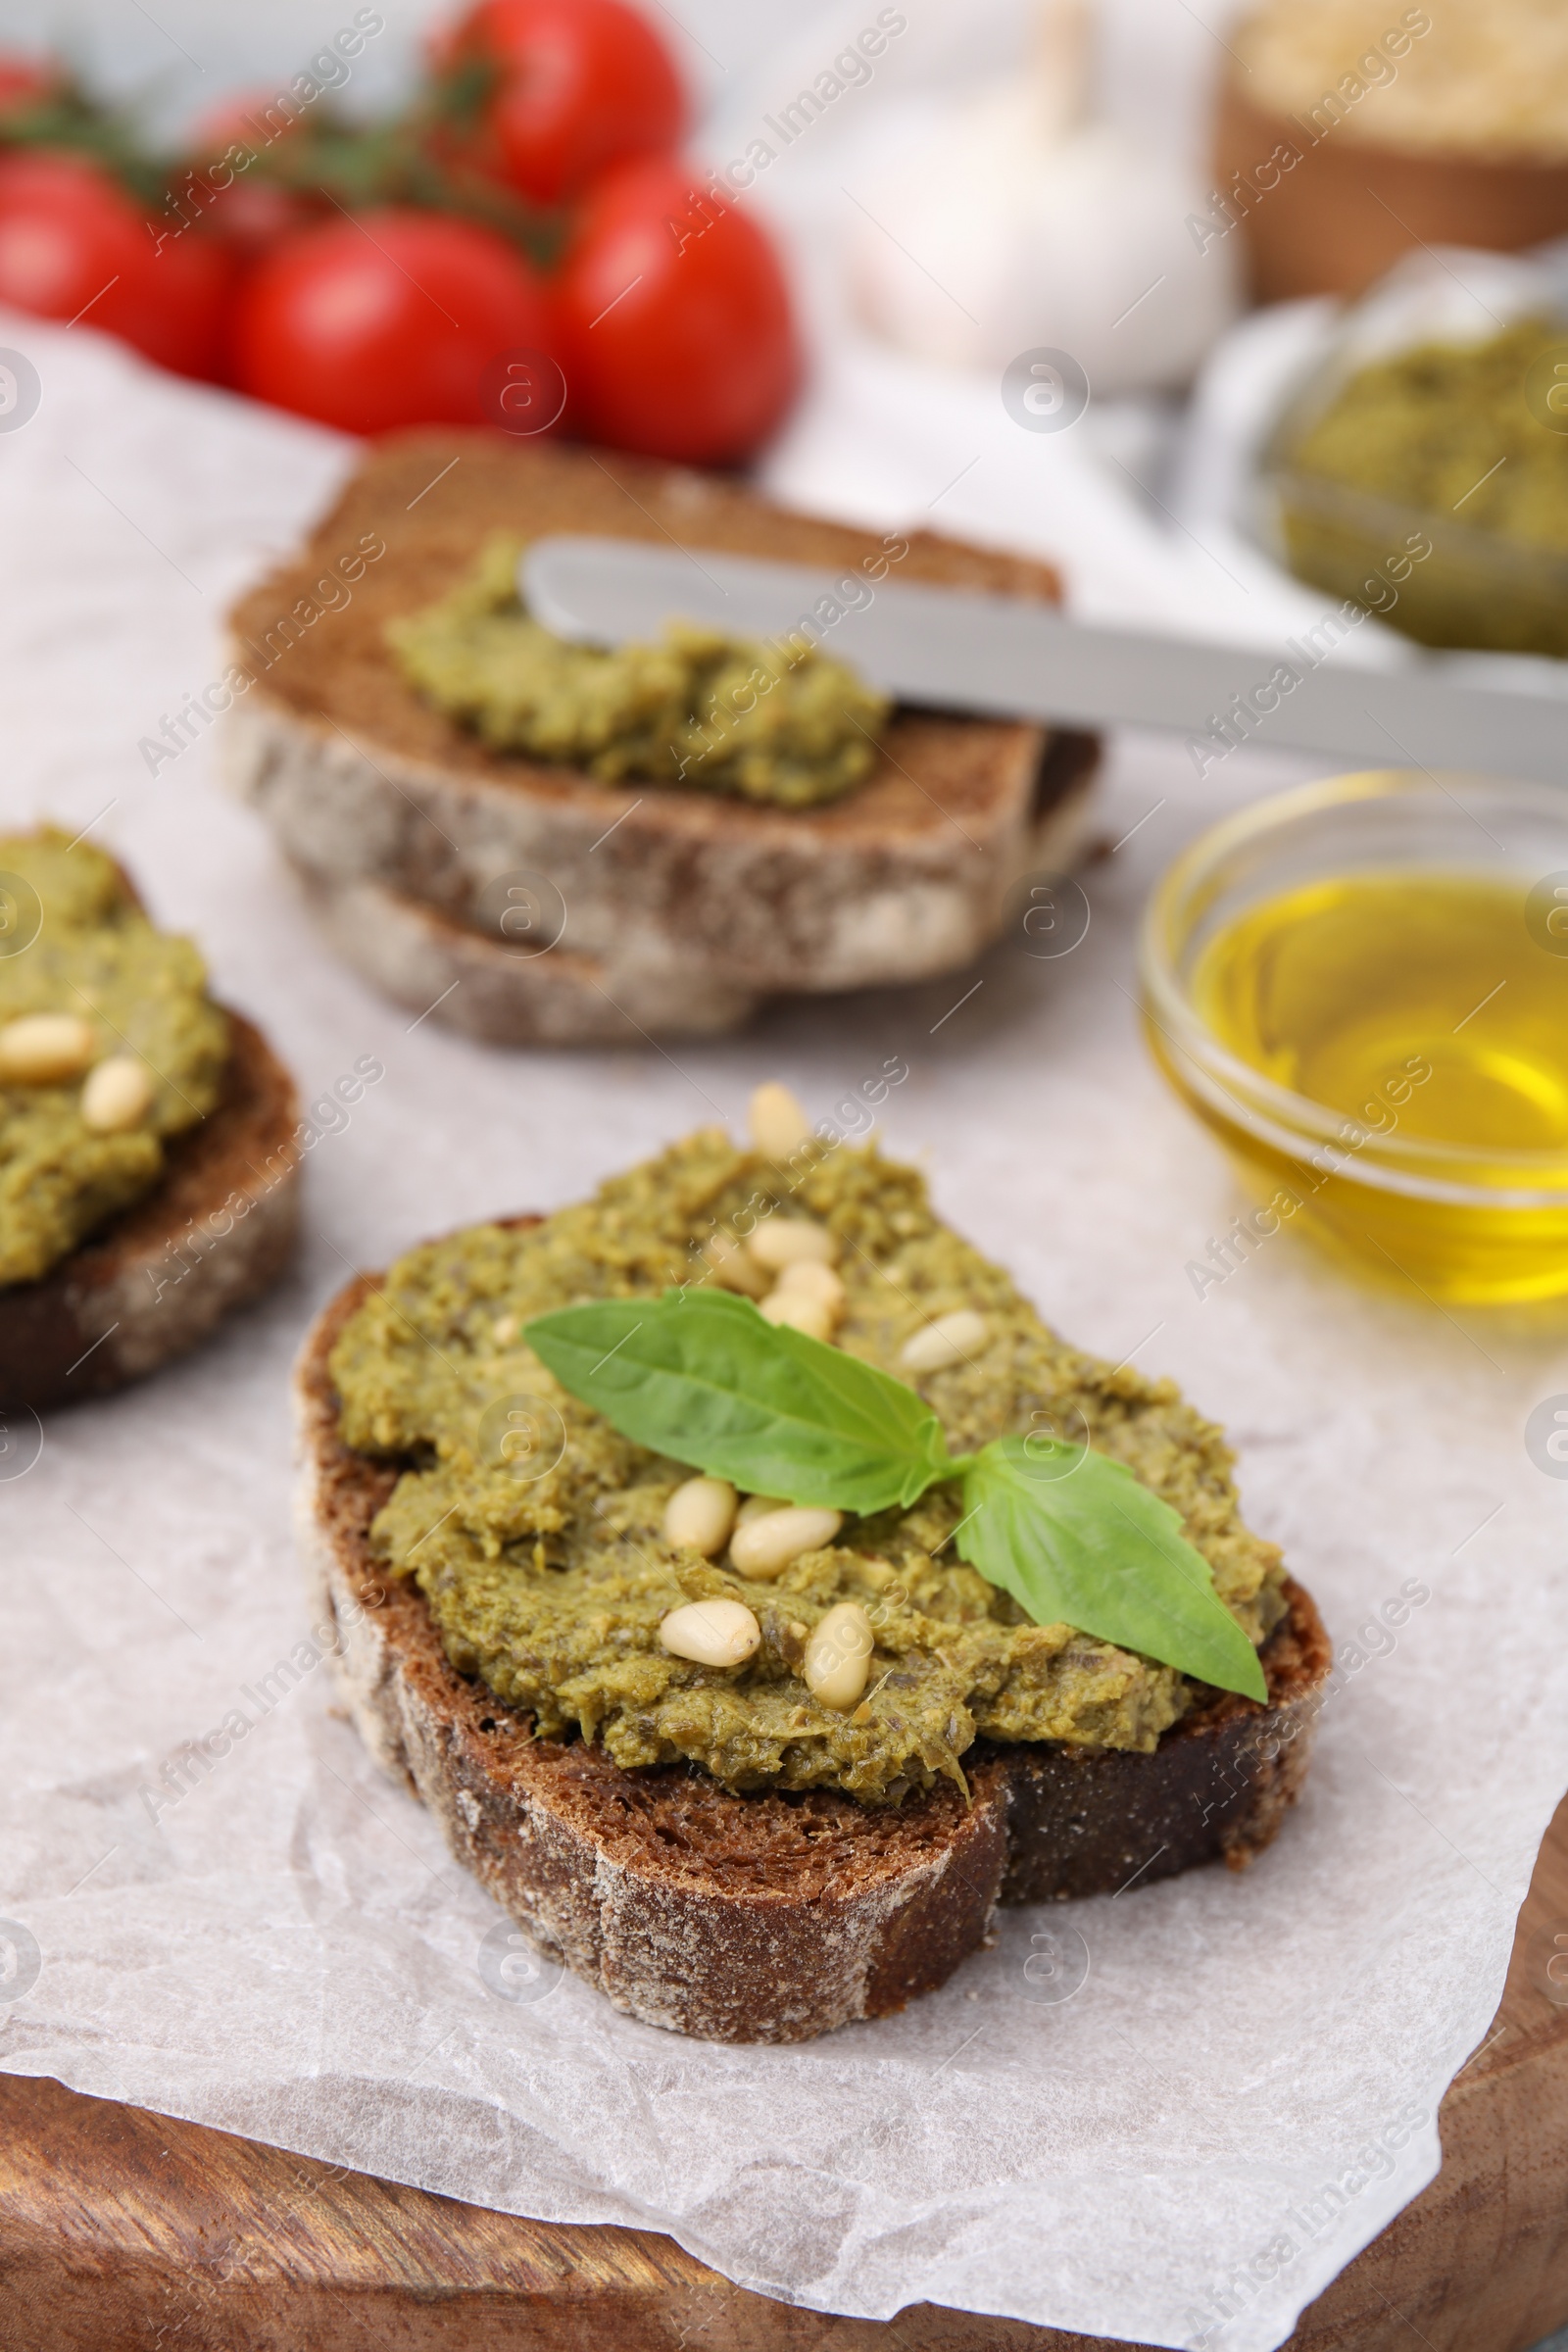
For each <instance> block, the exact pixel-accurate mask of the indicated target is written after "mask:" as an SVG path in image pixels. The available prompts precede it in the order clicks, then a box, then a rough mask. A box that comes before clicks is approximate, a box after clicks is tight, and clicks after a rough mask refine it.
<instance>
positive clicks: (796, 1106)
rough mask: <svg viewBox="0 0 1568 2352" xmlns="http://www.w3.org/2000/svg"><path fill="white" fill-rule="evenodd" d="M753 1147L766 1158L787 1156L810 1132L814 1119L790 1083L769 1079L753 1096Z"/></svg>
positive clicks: (776, 1158)
mask: <svg viewBox="0 0 1568 2352" xmlns="http://www.w3.org/2000/svg"><path fill="white" fill-rule="evenodd" d="M751 1127H752V1148H753V1150H754V1151H756V1152H760V1153H761V1155H762V1157H763V1158H764V1159H771V1160H775V1161H778V1160H785V1159H788V1158H789V1156H790V1153H791V1152H798V1151H799V1150H800V1148H801V1146H802V1145H803V1144H804V1143H806V1142H807V1141H808V1140H809V1136H810V1133H811V1122H810V1120H809V1118H808V1117H807V1115H806V1113H805V1111H804V1110H803V1109H802V1108H801V1105H800V1103H798V1102H797V1101H796V1099H795V1097H794V1096H793V1095H792V1094H791V1093H790V1090H789V1088H788V1087H787V1086H779V1085H778V1084H776V1083H775V1082H771V1081H770V1082H769V1083H768V1084H767V1085H766V1086H760V1087H759V1088H758V1089H757V1091H756V1093H755V1094H754V1095H753V1097H752V1111H751Z"/></svg>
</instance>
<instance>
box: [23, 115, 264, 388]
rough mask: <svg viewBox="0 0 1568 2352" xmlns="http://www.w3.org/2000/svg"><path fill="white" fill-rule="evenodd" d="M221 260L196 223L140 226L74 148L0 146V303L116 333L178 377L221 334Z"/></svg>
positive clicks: (197, 365) (204, 364)
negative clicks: (2, 150) (179, 229)
mask: <svg viewBox="0 0 1568 2352" xmlns="http://www.w3.org/2000/svg"><path fill="white" fill-rule="evenodd" d="M230 276H231V265H230V263H229V261H228V258H227V256H226V255H225V254H224V253H223V251H222V249H221V247H220V246H219V245H217V244H215V243H214V242H213V241H212V240H211V239H210V238H207V237H204V236H203V235H202V234H201V233H200V231H199V230H197V229H186V230H185V231H184V232H183V233H181V234H178V235H176V234H174V233H173V231H172V229H171V228H170V226H169V224H168V223H167V222H160V223H157V224H150V223H149V222H148V221H146V219H145V218H144V217H143V215H142V213H141V210H140V208H139V207H138V206H137V205H136V204H135V202H134V201H133V200H132V198H131V197H130V196H128V195H127V194H126V192H125V190H124V189H123V187H122V186H121V185H120V183H119V181H118V180H116V179H113V178H112V177H111V176H110V175H109V173H108V172H103V171H100V169H99V168H98V166H97V165H96V164H92V163H89V162H88V161H87V160H86V159H85V158H84V157H81V156H74V155H63V154H54V153H51V152H45V151H42V150H38V151H32V150H29V151H27V152H26V153H19V154H13V155H8V156H0V301H4V302H13V303H15V304H16V305H17V307H18V309H19V310H24V311H34V312H36V313H37V314H38V316H39V317H40V318H44V319H66V320H68V321H70V322H72V323H74V322H75V321H76V320H77V319H80V321H81V323H82V324H83V325H84V326H91V327H97V328H99V329H100V330H101V331H103V332H104V333H106V334H113V335H120V336H122V337H123V339H124V341H125V342H127V343H131V344H134V345H135V347H136V349H137V350H138V351H141V352H144V353H145V354H146V356H147V357H148V359H150V360H156V361H158V363H159V364H160V366H162V367H165V368H174V369H176V370H177V372H178V373H180V374H181V375H206V374H209V373H210V372H211V371H212V370H213V368H215V367H216V365H217V363H218V359H219V355H220V351H221V343H222V337H223V328H224V319H225V313H226V307H227V296H228V288H229V283H230Z"/></svg>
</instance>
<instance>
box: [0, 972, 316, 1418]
mask: <svg viewBox="0 0 1568 2352" xmlns="http://www.w3.org/2000/svg"><path fill="white" fill-rule="evenodd" d="M228 1022H229V1028H230V1033H231V1038H232V1050H231V1052H230V1054H229V1060H228V1066H227V1069H226V1070H225V1072H224V1077H223V1092H222V1095H221V1100H220V1102H219V1103H218V1106H217V1108H216V1109H215V1110H214V1111H213V1112H212V1113H211V1114H210V1116H209V1117H207V1118H205V1119H203V1120H202V1122H201V1124H200V1125H199V1126H197V1127H193V1128H191V1129H189V1130H188V1131H187V1132H186V1133H185V1134H183V1135H178V1136H174V1137H172V1138H171V1139H170V1142H169V1145H168V1149H167V1152H166V1157H165V1167H164V1173H163V1176H162V1178H161V1179H160V1181H159V1183H158V1184H157V1185H156V1186H155V1187H154V1189H153V1190H152V1191H151V1192H150V1193H147V1194H145V1195H144V1196H143V1198H142V1199H141V1200H139V1201H133V1202H132V1203H131V1205H130V1206H129V1207H128V1208H126V1209H124V1210H123V1212H122V1213H121V1214H120V1215H119V1216H117V1217H115V1218H113V1219H112V1220H111V1221H110V1223H109V1224H107V1225H106V1226H104V1227H103V1228H102V1229H101V1231H99V1232H98V1233H96V1234H95V1235H94V1236H93V1238H92V1239H91V1241H89V1242H87V1243H85V1244H84V1245H83V1246H82V1247H81V1248H80V1249H79V1250H73V1252H72V1254H71V1255H70V1256H69V1257H68V1258H65V1259H64V1260H63V1261H62V1262H61V1264H59V1265H58V1266H56V1267H55V1268H54V1269H53V1270H52V1272H50V1273H48V1274H46V1275H45V1276H44V1277H43V1278H42V1280H41V1281H38V1282H28V1283H17V1284H13V1285H12V1286H10V1287H9V1288H7V1289H4V1290H0V1408H3V1407H5V1406H11V1407H18V1406H21V1407H25V1408H29V1409H30V1410H32V1411H34V1412H38V1411H43V1410H45V1409H46V1408H47V1407H49V1406H51V1405H57V1404H65V1403H70V1402H73V1401H74V1400H75V1399H77V1398H79V1397H102V1396H105V1395H107V1394H108V1393H109V1392H110V1391H111V1390H114V1389H119V1388H123V1387H124V1385H125V1384H126V1382H127V1381H132V1380H139V1379H140V1378H141V1377H142V1376H143V1375H144V1374H145V1373H148V1372H153V1371H156V1370H157V1369H158V1367H159V1366H160V1365H162V1364H165V1363H168V1362H169V1361H171V1359H172V1358H173V1357H174V1356H177V1355H183V1354H184V1353H185V1352H186V1351H187V1350H188V1349H189V1348H195V1347H197V1346H198V1345H199V1344H200V1343H201V1341H203V1340H205V1339H206V1338H207V1337H208V1335H209V1334H210V1333H211V1332H212V1331H213V1330H214V1329H215V1328H216V1326H217V1325H218V1324H219V1323H220V1322H221V1320H222V1318H223V1317H224V1316H225V1315H228V1314H232V1313H233V1312H234V1310H235V1309H236V1308H238V1307H241V1306H244V1305H247V1304H248V1303H249V1302H250V1300H252V1299H256V1298H259V1297H260V1295H261V1293H262V1292H263V1291H265V1290H266V1289H268V1288H269V1286H270V1284H271V1283H273V1282H275V1281H276V1280H277V1278H278V1276H279V1275H280V1274H281V1273H282V1271H283V1269H284V1267H285V1266H286V1265H287V1263H288V1260H289V1258H290V1256H291V1255H292V1253H293V1250H294V1245H295V1242H296V1239H297V1237H298V1230H299V1151H298V1147H297V1145H296V1143H295V1140H294V1131H295V1129H296V1127H297V1126H298V1124H299V1116H300V1110H299V1102H298V1099H297V1097H296V1095H295V1091H294V1082H293V1080H292V1078H291V1077H290V1076H289V1073H288V1072H287V1070H286V1069H285V1068H284V1067H283V1065H282V1063H281V1062H280V1061H279V1060H278V1059H277V1056H276V1055H275V1054H273V1052H272V1050H271V1048H270V1046H269V1045H268V1043H267V1040H266V1039H265V1038H264V1037H263V1036H262V1034H261V1031H260V1030H259V1029H256V1028H254V1027H253V1026H252V1024H251V1023H250V1022H249V1021H248V1020H246V1019H245V1018H244V1016H243V1014H241V1013H237V1012H233V1011H229V1012H228Z"/></svg>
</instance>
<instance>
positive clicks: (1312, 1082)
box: [1156, 869, 1568, 1299]
mask: <svg viewBox="0 0 1568 2352" xmlns="http://www.w3.org/2000/svg"><path fill="white" fill-rule="evenodd" d="M1556 879H1557V877H1547V882H1546V883H1544V884H1536V885H1535V886H1534V887H1532V878H1527V877H1524V876H1521V877H1520V878H1519V879H1518V880H1512V879H1510V878H1509V877H1507V876H1506V875H1501V874H1497V873H1495V872H1494V873H1491V874H1488V873H1484V872H1478V873H1476V874H1474V875H1471V874H1466V873H1463V872H1450V871H1442V870H1410V871H1407V872H1399V871H1390V870H1388V869H1383V870H1379V871H1372V872H1363V873H1349V874H1347V875H1344V876H1342V877H1338V878H1331V879H1326V880H1318V881H1313V882H1309V883H1305V884H1302V885H1299V886H1298V887H1296V888H1294V889H1290V890H1286V891H1283V892H1281V893H1279V894H1277V895H1275V896H1272V897H1269V898H1265V899H1263V900H1261V901H1260V902H1257V903H1255V904H1253V905H1252V906H1250V907H1246V908H1244V909H1243V910H1242V911H1241V912H1240V913H1238V914H1237V915H1235V916H1234V917H1233V918H1232V919H1231V920H1229V921H1228V922H1225V923H1223V924H1222V925H1221V926H1220V927H1219V928H1218V929H1217V930H1216V931H1215V933H1214V934H1213V935H1212V936H1211V937H1210V938H1209V939H1208V940H1207V941H1206V942H1205V943H1204V944H1203V945H1202V947H1201V950H1200V952H1199V954H1198V956H1197V959H1196V962H1195V964H1194V967H1193V970H1192V974H1191V978H1190V982H1189V988H1190V1001H1191V1003H1192V1005H1193V1009H1194V1011H1195V1012H1196V1013H1197V1014H1198V1016H1199V1018H1200V1019H1201V1021H1202V1022H1203V1023H1204V1025H1205V1026H1206V1027H1207V1029H1208V1031H1209V1033H1210V1035H1211V1036H1212V1037H1213V1039H1214V1040H1215V1042H1216V1043H1217V1044H1218V1045H1220V1046H1221V1047H1222V1048H1224V1049H1225V1050H1226V1051H1227V1052H1228V1053H1230V1054H1233V1055H1235V1056H1236V1058H1237V1059H1238V1060H1239V1061H1241V1062H1243V1063H1245V1064H1246V1065H1247V1066H1248V1068H1249V1069H1250V1070H1254V1071H1256V1072H1257V1073H1258V1074H1259V1075H1260V1076H1261V1077H1263V1078H1265V1079H1268V1080H1271V1081H1273V1083H1274V1084H1275V1085H1276V1086H1279V1087H1282V1088H1286V1089H1289V1090H1290V1092H1291V1093H1292V1094H1293V1095H1295V1096H1299V1097H1305V1098H1306V1099H1307V1101H1308V1102H1309V1103H1315V1104H1318V1105H1320V1106H1321V1107H1322V1109H1323V1111H1325V1112H1329V1113H1334V1114H1338V1115H1337V1117H1336V1118H1335V1120H1334V1121H1332V1122H1331V1123H1329V1124H1328V1125H1327V1126H1325V1124H1324V1122H1323V1121H1322V1120H1319V1121H1317V1122H1316V1125H1315V1129H1314V1127H1313V1125H1312V1123H1310V1122H1304V1121H1301V1120H1299V1119H1293V1118H1292V1117H1291V1115H1290V1114H1289V1113H1288V1112H1286V1111H1277V1112H1276V1113H1275V1114H1271V1112H1270V1107H1269V1105H1268V1103H1267V1102H1266V1101H1265V1102H1264V1103H1263V1104H1262V1107H1261V1115H1251V1116H1247V1117H1245V1118H1242V1119H1237V1118H1234V1117H1230V1116H1227V1115H1225V1114H1224V1113H1223V1112H1222V1111H1220V1110H1219V1106H1218V1105H1217V1104H1216V1102H1215V1100H1214V1097H1213V1095H1212V1093H1211V1092H1210V1093H1208V1094H1207V1096H1206V1099H1205V1100H1202V1101H1201V1102H1200V1101H1197V1100H1196V1099H1194V1100H1195V1107H1197V1108H1199V1109H1200V1110H1201V1112H1202V1115H1203V1116H1204V1117H1205V1118H1206V1119H1208V1120H1209V1122H1210V1123H1211V1124H1215V1125H1217V1126H1219V1127H1220V1129H1221V1132H1222V1133H1223V1134H1224V1135H1225V1140H1226V1141H1227V1143H1228V1144H1229V1145H1230V1146H1231V1148H1232V1149H1233V1151H1235V1152H1237V1154H1238V1155H1239V1156H1240V1157H1241V1158H1242V1159H1243V1160H1244V1161H1245V1162H1246V1163H1247V1165H1248V1166H1249V1168H1250V1170H1251V1171H1252V1172H1253V1174H1254V1176H1255V1177H1258V1178H1260V1179H1262V1180H1263V1181H1266V1182H1267V1183H1268V1184H1269V1185H1270V1186H1271V1187H1272V1188H1274V1192H1273V1206H1274V1210H1275V1214H1276V1216H1277V1217H1278V1218H1279V1219H1280V1220H1281V1221H1283V1220H1285V1219H1287V1218H1289V1219H1291V1220H1293V1221H1295V1222H1297V1223H1298V1224H1299V1225H1303V1226H1307V1227H1310V1228H1313V1229H1315V1230H1316V1231H1317V1232H1318V1234H1319V1236H1320V1237H1321V1238H1325V1239H1328V1240H1329V1241H1331V1242H1332V1243H1333V1244H1335V1245H1336V1246H1337V1247H1338V1248H1340V1249H1341V1250H1349V1251H1351V1252H1353V1253H1354V1254H1355V1255H1356V1256H1357V1257H1359V1258H1361V1259H1363V1260H1365V1261H1368V1262H1369V1263H1371V1264H1373V1265H1374V1266H1377V1267H1379V1268H1380V1270H1381V1271H1382V1272H1383V1273H1385V1274H1388V1275H1390V1276H1391V1278H1396V1279H1397V1278H1404V1279H1405V1280H1407V1281H1409V1282H1414V1283H1415V1284H1416V1285H1418V1287H1420V1288H1421V1289H1423V1290H1425V1291H1427V1292H1429V1293H1430V1294H1432V1295H1433V1296H1435V1297H1447V1298H1453V1299H1539V1298H1546V1297H1551V1296H1553V1295H1555V1294H1557V1293H1560V1292H1568V889H1565V890H1563V891H1562V892H1561V893H1560V894H1558V895H1554V894H1553V893H1552V891H1551V890H1550V888H1549V885H1550V884H1551V883H1552V882H1553V881H1555V880H1556ZM1564 880H1568V877H1564ZM1156 1050H1158V1048H1157V1041H1156ZM1161 1058H1162V1059H1164V1058H1166V1056H1165V1055H1164V1054H1161ZM1171 1074H1172V1075H1173V1076H1174V1077H1176V1079H1177V1082H1178V1084H1181V1083H1182V1073H1181V1072H1180V1071H1179V1070H1176V1069H1172V1072H1171ZM1183 1091H1184V1092H1187V1093H1189V1096H1190V1099H1193V1098H1192V1090H1191V1088H1190V1087H1188V1086H1185V1085H1184V1089H1183ZM1243 1093H1245V1089H1239V1090H1238V1099H1240V1096H1241V1094H1243ZM1252 1108H1253V1111H1254V1113H1256V1112H1257V1110H1258V1105H1257V1103H1256V1101H1255V1100H1254V1101H1253V1103H1252Z"/></svg>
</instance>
